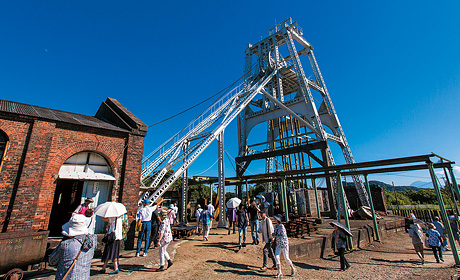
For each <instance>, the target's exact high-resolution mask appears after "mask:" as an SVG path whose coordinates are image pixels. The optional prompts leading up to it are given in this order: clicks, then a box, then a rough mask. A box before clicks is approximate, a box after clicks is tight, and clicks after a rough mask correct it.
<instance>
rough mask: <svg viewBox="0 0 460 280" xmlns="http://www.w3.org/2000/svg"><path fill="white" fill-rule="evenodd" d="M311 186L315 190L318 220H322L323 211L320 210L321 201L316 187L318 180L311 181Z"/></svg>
mask: <svg viewBox="0 0 460 280" xmlns="http://www.w3.org/2000/svg"><path fill="white" fill-rule="evenodd" d="M311 184H312V186H313V189H314V190H315V201H316V213H317V215H318V219H321V211H320V210H319V201H318V188H317V187H316V179H314V178H313V179H311Z"/></svg>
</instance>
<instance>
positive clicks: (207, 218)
mask: <svg viewBox="0 0 460 280" xmlns="http://www.w3.org/2000/svg"><path fill="white" fill-rule="evenodd" d="M212 218H213V216H212V213H211V212H210V211H209V205H205V206H204V209H203V212H201V217H200V221H201V222H202V223H203V240H206V241H208V240H209V239H208V235H209V230H210V229H211V226H212Z"/></svg>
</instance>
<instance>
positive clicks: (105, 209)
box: [94, 201, 126, 218]
mask: <svg viewBox="0 0 460 280" xmlns="http://www.w3.org/2000/svg"><path fill="white" fill-rule="evenodd" d="M125 213H126V207H125V206H124V205H123V204H121V203H119V202H115V201H112V202H106V203H102V204H101V205H99V206H98V207H96V209H94V214H96V215H97V216H100V217H102V218H113V217H120V216H121V215H123V214H125Z"/></svg>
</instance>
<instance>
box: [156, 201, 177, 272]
mask: <svg viewBox="0 0 460 280" xmlns="http://www.w3.org/2000/svg"><path fill="white" fill-rule="evenodd" d="M160 217H161V225H160V236H159V237H158V241H157V246H159V247H160V248H159V249H158V254H159V255H160V267H159V268H158V269H157V271H165V264H166V261H167V262H168V267H167V268H166V269H168V268H170V267H171V266H172V265H173V262H172V261H171V258H170V257H169V254H168V251H167V249H168V245H169V244H170V243H171V241H172V240H173V237H172V232H171V226H170V219H169V217H168V211H166V210H163V211H161V214H160Z"/></svg>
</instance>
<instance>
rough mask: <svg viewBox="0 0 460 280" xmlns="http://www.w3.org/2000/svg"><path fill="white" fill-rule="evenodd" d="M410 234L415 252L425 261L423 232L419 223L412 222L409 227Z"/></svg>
mask: <svg viewBox="0 0 460 280" xmlns="http://www.w3.org/2000/svg"><path fill="white" fill-rule="evenodd" d="M408 233H409V236H410V237H412V245H414V249H415V253H416V254H417V256H418V257H419V258H420V260H421V261H422V264H424V263H425V256H424V254H423V233H422V231H421V230H420V228H419V226H418V225H415V224H412V225H411V226H410V228H409V231H408Z"/></svg>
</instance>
